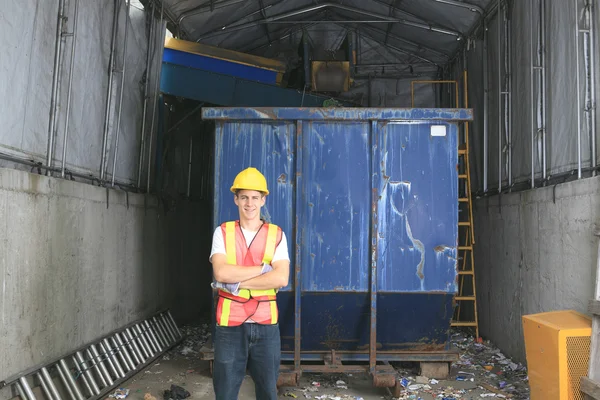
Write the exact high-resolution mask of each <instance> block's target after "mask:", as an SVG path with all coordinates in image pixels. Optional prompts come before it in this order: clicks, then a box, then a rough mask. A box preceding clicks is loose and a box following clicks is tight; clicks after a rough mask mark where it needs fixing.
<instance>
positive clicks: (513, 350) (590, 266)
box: [474, 178, 600, 361]
mask: <svg viewBox="0 0 600 400" xmlns="http://www.w3.org/2000/svg"><path fill="white" fill-rule="evenodd" d="M599 194H600V178H589V179H584V180H581V181H574V182H569V183H564V184H560V185H557V186H556V187H553V186H551V187H548V188H541V189H536V190H531V191H525V192H519V193H512V194H506V195H501V196H494V197H489V198H483V199H479V200H477V201H476V202H475V207H474V218H475V238H476V240H477V243H476V245H475V267H476V274H477V275H476V277H477V290H478V305H479V318H480V329H481V335H482V336H483V337H485V338H489V339H491V340H493V341H494V342H495V343H496V344H497V345H498V346H499V347H500V348H501V349H502V350H503V351H505V352H506V353H507V354H508V355H510V356H512V357H515V358H516V359H518V360H520V361H525V344H524V342H523V332H522V322H521V316H522V315H526V314H533V313H538V312H544V311H552V310H563V309H574V310H577V311H579V312H584V313H585V312H586V309H587V303H588V301H589V299H591V298H592V295H593V289H594V284H595V279H596V257H597V251H598V239H597V238H596V237H595V236H594V235H593V232H594V228H595V226H596V225H597V224H598V225H599V226H600V196H599Z"/></svg>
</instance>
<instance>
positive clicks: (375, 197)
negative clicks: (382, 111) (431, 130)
mask: <svg viewBox="0 0 600 400" xmlns="http://www.w3.org/2000/svg"><path fill="white" fill-rule="evenodd" d="M369 136H370V138H371V146H370V147H371V174H370V175H371V192H372V193H371V274H370V275H371V287H370V290H369V291H370V297H371V310H370V311H371V315H370V335H369V372H370V373H371V374H374V373H375V367H376V364H377V239H378V237H379V235H378V229H379V225H378V219H379V217H378V208H379V184H378V183H379V160H378V157H375V154H379V129H378V121H376V120H371V135H369Z"/></svg>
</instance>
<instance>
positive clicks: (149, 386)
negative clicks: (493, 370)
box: [121, 357, 509, 400]
mask: <svg viewBox="0 0 600 400" xmlns="http://www.w3.org/2000/svg"><path fill="white" fill-rule="evenodd" d="M338 380H343V381H344V382H345V383H346V384H347V387H348V388H347V389H340V388H336V385H335V382H336V381H338ZM313 382H319V383H320V386H319V387H318V388H317V387H315V386H313V385H312V383H313ZM478 383H479V382H470V381H465V382H458V381H455V380H448V381H440V382H439V383H438V384H436V385H430V386H431V390H419V391H414V392H407V394H406V395H403V396H401V397H400V398H401V399H412V398H414V399H419V398H420V399H422V400H433V399H436V398H437V399H441V397H439V394H442V393H444V392H445V395H446V396H447V397H448V398H451V399H459V398H460V399H481V394H485V393H487V396H490V397H492V396H491V393H492V392H490V391H488V390H485V389H482V388H481V387H478ZM172 384H175V385H178V386H181V387H182V388H184V389H186V390H187V391H189V392H190V394H191V396H190V399H198V400H208V399H214V392H213V386H212V380H211V378H210V374H209V367H208V362H206V361H197V360H193V359H188V358H184V357H181V358H176V359H171V360H161V361H159V362H156V363H154V364H153V365H152V366H150V367H148V368H147V369H146V370H145V371H142V372H140V373H139V374H138V375H136V376H135V377H133V378H132V379H130V380H129V381H127V382H125V383H124V384H123V385H121V387H123V388H127V389H129V391H130V392H129V396H128V397H127V400H142V399H144V396H146V394H147V393H149V394H150V395H152V396H154V397H156V399H157V400H162V397H163V392H164V391H165V390H168V389H169V388H170V387H171V385H172ZM315 388H316V389H317V390H316V391H314V390H315ZM444 388H446V390H444ZM460 390H464V391H465V392H464V393H460V392H459V391H460ZM305 393H306V394H307V395H308V396H311V397H310V398H313V399H319V398H321V399H340V400H343V399H355V400H358V399H361V398H362V399H363V400H375V399H392V397H391V395H390V394H389V393H388V392H387V390H385V389H381V388H374V387H373V386H372V384H371V379H370V378H369V377H368V376H366V375H335V376H332V375H327V376H323V375H317V374H314V375H313V374H311V375H304V376H303V377H302V379H301V381H300V385H299V386H298V387H286V388H282V389H281V390H280V395H279V398H280V399H291V398H294V397H296V398H298V399H304V398H305ZM411 395H414V397H411ZM321 396H325V397H321ZM494 397H495V396H494ZM507 397H509V396H507ZM255 398H256V397H255V395H254V385H253V382H252V379H251V378H250V377H249V376H247V377H246V379H245V380H244V383H243V384H242V387H241V390H240V395H239V399H240V400H251V399H255ZM495 398H500V397H495ZM146 400H148V398H146Z"/></svg>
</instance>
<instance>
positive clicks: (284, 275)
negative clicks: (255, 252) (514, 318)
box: [212, 253, 290, 290]
mask: <svg viewBox="0 0 600 400" xmlns="http://www.w3.org/2000/svg"><path fill="white" fill-rule="evenodd" d="M212 265H213V274H214V277H215V279H216V280H217V281H219V282H222V283H237V282H240V286H239V288H240V289H253V290H268V289H281V288H283V287H286V286H287V284H288V282H289V278H290V262H289V261H288V260H277V261H273V262H272V263H271V267H272V270H271V271H268V272H265V273H262V271H263V267H262V266H255V267H254V266H251V267H249V266H243V265H234V264H227V256H226V255H225V254H220V253H216V254H213V256H212Z"/></svg>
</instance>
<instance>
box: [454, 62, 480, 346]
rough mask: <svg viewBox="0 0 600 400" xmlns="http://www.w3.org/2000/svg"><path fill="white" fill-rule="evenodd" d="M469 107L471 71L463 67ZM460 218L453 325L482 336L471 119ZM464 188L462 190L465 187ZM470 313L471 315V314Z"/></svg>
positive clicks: (462, 155) (461, 151)
mask: <svg viewBox="0 0 600 400" xmlns="http://www.w3.org/2000/svg"><path fill="white" fill-rule="evenodd" d="M463 80H464V94H465V96H464V97H465V98H464V101H465V108H468V104H469V103H468V96H467V71H466V70H465V71H463ZM458 161H459V163H458V165H459V171H458V181H459V199H458V207H459V210H460V212H459V216H460V217H459V221H458V240H459V243H458V256H459V258H458V260H459V262H458V295H457V296H455V297H454V301H455V302H456V304H457V307H456V308H455V311H454V316H453V318H452V321H451V322H450V325H451V326H456V327H470V328H473V329H474V330H475V339H478V338H479V322H478V321H479V319H478V316H477V291H476V289H475V257H474V255H473V248H474V246H475V235H474V233H473V202H472V198H471V169H470V164H469V123H468V122H465V135H464V143H462V144H460V145H459V148H458ZM461 188H462V190H461ZM461 192H462V193H461ZM467 316H468V318H467Z"/></svg>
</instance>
